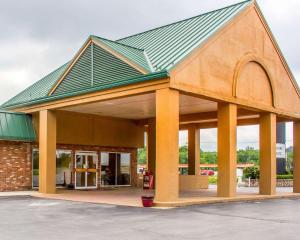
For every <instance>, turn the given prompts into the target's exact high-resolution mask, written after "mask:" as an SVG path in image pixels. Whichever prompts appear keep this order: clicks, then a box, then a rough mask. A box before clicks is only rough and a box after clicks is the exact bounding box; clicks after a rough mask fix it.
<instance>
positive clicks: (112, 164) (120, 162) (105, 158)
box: [101, 152, 131, 186]
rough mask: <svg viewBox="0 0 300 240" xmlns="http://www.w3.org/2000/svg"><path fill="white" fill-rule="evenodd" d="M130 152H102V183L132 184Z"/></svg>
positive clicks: (104, 184) (114, 184)
mask: <svg viewBox="0 0 300 240" xmlns="http://www.w3.org/2000/svg"><path fill="white" fill-rule="evenodd" d="M130 159H131V155H130V153H113V152H102V153H101V185H102V186H130Z"/></svg>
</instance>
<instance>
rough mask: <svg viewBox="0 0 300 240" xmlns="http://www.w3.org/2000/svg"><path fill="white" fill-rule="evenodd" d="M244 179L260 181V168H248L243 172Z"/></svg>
mask: <svg viewBox="0 0 300 240" xmlns="http://www.w3.org/2000/svg"><path fill="white" fill-rule="evenodd" d="M243 175H244V178H251V179H259V168H258V167H256V166H253V167H247V168H245V169H244V171H243Z"/></svg>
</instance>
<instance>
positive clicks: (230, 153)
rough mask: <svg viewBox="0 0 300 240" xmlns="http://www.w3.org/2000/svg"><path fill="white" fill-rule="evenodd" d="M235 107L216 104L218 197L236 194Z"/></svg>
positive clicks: (228, 104) (233, 105) (226, 104)
mask: <svg viewBox="0 0 300 240" xmlns="http://www.w3.org/2000/svg"><path fill="white" fill-rule="evenodd" d="M236 126H237V106H236V105H235V104H230V103H218V191H217V192H218V197H234V196H235V194H236V162H237V161H236Z"/></svg>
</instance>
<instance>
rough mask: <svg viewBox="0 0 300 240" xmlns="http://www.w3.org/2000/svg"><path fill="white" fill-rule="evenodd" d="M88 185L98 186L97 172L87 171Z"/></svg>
mask: <svg viewBox="0 0 300 240" xmlns="http://www.w3.org/2000/svg"><path fill="white" fill-rule="evenodd" d="M86 174H87V186H88V187H95V186H96V181H97V179H96V173H95V172H87V173H86Z"/></svg>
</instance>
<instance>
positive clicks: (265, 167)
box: [259, 113, 276, 195]
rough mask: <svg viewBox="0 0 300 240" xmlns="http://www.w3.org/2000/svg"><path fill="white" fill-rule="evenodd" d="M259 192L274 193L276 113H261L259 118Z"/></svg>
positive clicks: (264, 193)
mask: <svg viewBox="0 0 300 240" xmlns="http://www.w3.org/2000/svg"><path fill="white" fill-rule="evenodd" d="M259 122H260V123H259V145H260V151H259V156H260V157H259V159H260V179H259V193H260V194H263V195H273V194H275V193H276V115H275V114H274V113H262V114H261V115H260V120H259Z"/></svg>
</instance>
